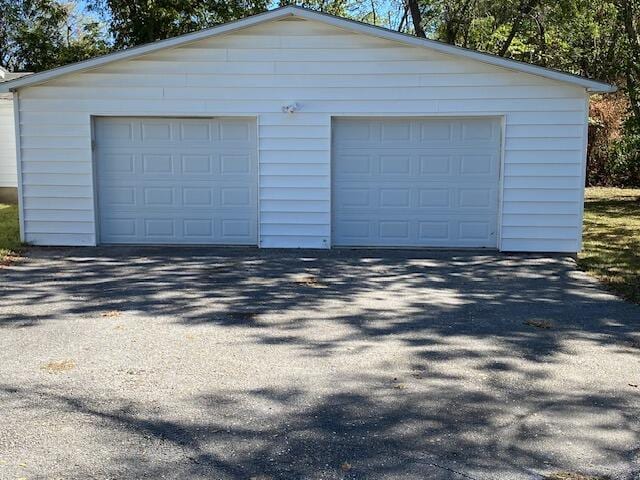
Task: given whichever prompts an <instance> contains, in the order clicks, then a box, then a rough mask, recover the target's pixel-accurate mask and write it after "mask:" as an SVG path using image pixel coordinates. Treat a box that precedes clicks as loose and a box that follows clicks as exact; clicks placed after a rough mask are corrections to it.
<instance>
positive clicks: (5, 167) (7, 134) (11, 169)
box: [0, 98, 18, 188]
mask: <svg viewBox="0 0 640 480" xmlns="http://www.w3.org/2000/svg"><path fill="white" fill-rule="evenodd" d="M15 139H16V137H15V119H14V116H13V100H11V99H3V98H0V187H14V188H15V187H17V186H18V176H17V169H16V140H15Z"/></svg>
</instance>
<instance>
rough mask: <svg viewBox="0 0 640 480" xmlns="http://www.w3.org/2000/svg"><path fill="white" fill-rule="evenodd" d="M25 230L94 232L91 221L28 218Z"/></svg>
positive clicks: (32, 231) (31, 232)
mask: <svg viewBox="0 0 640 480" xmlns="http://www.w3.org/2000/svg"><path fill="white" fill-rule="evenodd" d="M27 225H28V227H27V228H26V232H27V233H30V234H33V233H85V234H92V233H94V230H95V229H94V225H93V222H91V221H88V222H81V221H74V222H70V221H68V220H66V221H64V220H63V221H60V220H58V221H50V222H49V221H40V220H30V221H29V222H27Z"/></svg>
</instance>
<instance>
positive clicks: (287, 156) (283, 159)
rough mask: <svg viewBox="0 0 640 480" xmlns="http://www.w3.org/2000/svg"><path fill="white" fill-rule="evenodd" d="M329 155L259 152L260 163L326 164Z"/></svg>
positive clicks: (295, 152) (318, 153) (298, 152)
mask: <svg viewBox="0 0 640 480" xmlns="http://www.w3.org/2000/svg"><path fill="white" fill-rule="evenodd" d="M330 157H331V153H330V150H329V149H326V150H314V151H305V150H293V149H290V150H262V151H261V152H260V163H261V164H269V163H300V164H306V163H325V164H328V162H329V159H330Z"/></svg>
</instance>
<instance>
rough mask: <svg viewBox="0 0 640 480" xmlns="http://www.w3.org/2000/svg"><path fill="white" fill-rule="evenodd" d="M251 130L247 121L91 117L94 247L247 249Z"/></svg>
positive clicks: (252, 220)
mask: <svg viewBox="0 0 640 480" xmlns="http://www.w3.org/2000/svg"><path fill="white" fill-rule="evenodd" d="M255 128H256V127H255V122H254V121H251V120H247V119H129V118H121V119H118V118H110V119H98V120H97V122H96V147H97V148H96V163H97V174H98V189H99V192H98V203H99V216H100V237H101V241H102V242H104V243H153V244H162V243H168V244H179V243H190V244H251V245H255V244H256V243H257V155H256V140H255V131H256V130H255ZM129 133H130V134H131V136H129ZM252 134H253V137H252ZM130 137H131V138H130ZM226 139H229V140H228V141H227V140H226Z"/></svg>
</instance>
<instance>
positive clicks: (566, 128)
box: [506, 123, 583, 139]
mask: <svg viewBox="0 0 640 480" xmlns="http://www.w3.org/2000/svg"><path fill="white" fill-rule="evenodd" d="M582 129H583V126H582V125H563V124H557V123H556V124H551V125H535V124H533V125H531V124H528V125H509V126H508V127H507V131H506V136H507V138H510V139H513V138H528V137H534V138H541V137H542V138H563V137H573V138H582Z"/></svg>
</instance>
